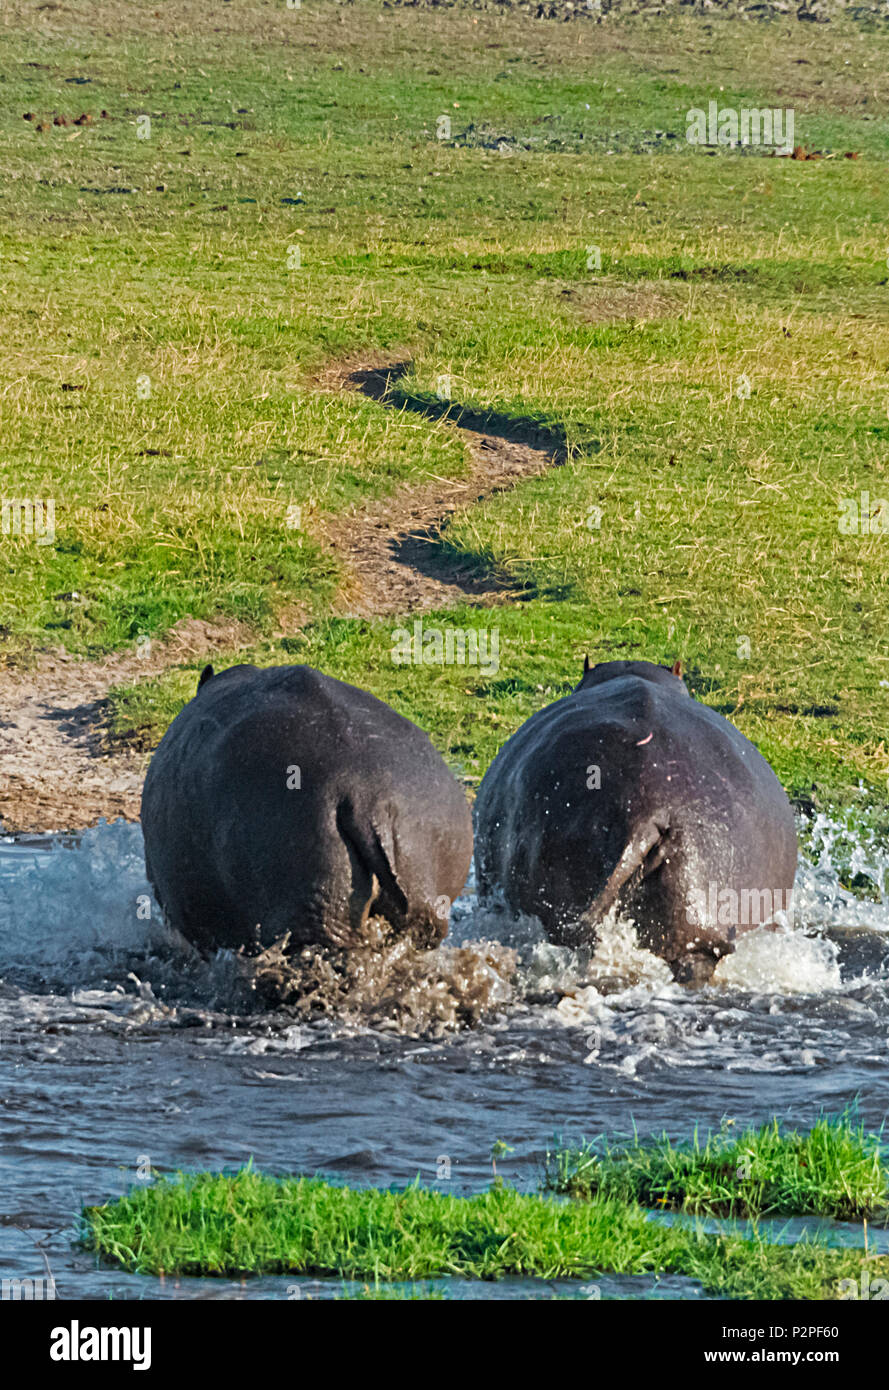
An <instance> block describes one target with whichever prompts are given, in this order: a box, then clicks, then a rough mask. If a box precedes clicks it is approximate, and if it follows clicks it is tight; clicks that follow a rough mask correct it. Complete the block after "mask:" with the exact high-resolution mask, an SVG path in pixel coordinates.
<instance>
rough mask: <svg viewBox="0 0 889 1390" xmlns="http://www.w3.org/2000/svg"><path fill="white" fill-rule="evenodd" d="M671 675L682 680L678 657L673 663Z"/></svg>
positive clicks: (680, 663)
mask: <svg viewBox="0 0 889 1390" xmlns="http://www.w3.org/2000/svg"><path fill="white" fill-rule="evenodd" d="M673 675H674V676H678V677H679V679H680V680H681V679H682V662H681V661H680V660H679V658H678V657H677V659H676V660H675V661H674V662H673Z"/></svg>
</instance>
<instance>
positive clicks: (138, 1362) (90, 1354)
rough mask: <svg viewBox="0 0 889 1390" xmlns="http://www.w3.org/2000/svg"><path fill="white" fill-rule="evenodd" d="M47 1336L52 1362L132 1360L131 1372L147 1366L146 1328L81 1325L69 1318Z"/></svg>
mask: <svg viewBox="0 0 889 1390" xmlns="http://www.w3.org/2000/svg"><path fill="white" fill-rule="evenodd" d="M50 1336H51V1337H52V1341H51V1342H50V1347H49V1355H50V1360H52V1361H132V1363H133V1370H134V1371H147V1370H149V1369H150V1367H151V1328H150V1327H81V1326H80V1323H79V1322H78V1321H77V1319H76V1318H73V1319H72V1320H71V1322H70V1323H69V1325H68V1326H67V1327H54V1328H53V1330H52V1332H51V1333H50Z"/></svg>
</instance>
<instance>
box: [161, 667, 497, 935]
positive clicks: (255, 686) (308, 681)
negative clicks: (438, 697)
mask: <svg viewBox="0 0 889 1390" xmlns="http://www.w3.org/2000/svg"><path fill="white" fill-rule="evenodd" d="M142 829H143V835H144V839H145V863H146V869H147V873H148V879H149V882H150V883H151V885H152V887H153V889H154V892H155V895H156V897H157V899H158V901H159V903H160V904H161V906H162V908H163V909H164V912H165V914H166V916H167V918H168V920H169V921H170V923H171V924H172V925H173V926H175V927H176V928H178V930H179V931H181V932H182V933H183V935H184V936H186V937H187V938H188V939H189V940H190V941H191V942H193V943H194V944H195V945H196V946H198V947H199V948H200V949H202V950H205V951H206V950H211V949H213V948H215V947H220V946H227V947H233V948H237V947H245V948H247V949H248V950H254V949H258V948H259V947H265V946H268V945H270V944H272V942H274V941H277V940H280V939H281V938H282V937H283V936H284V935H285V934H286V933H290V949H291V950H293V949H296V948H298V947H299V946H301V945H304V944H309V943H319V944H329V945H333V946H340V947H345V946H348V945H349V944H350V942H352V941H353V940H354V939H355V934H356V932H360V929H361V927H362V926H363V924H364V923H365V922H366V920H367V918H368V917H369V916H370V915H372V914H373V915H376V914H378V915H380V916H383V917H385V918H386V919H387V920H388V921H389V922H391V923H392V924H393V925H394V926H395V927H396V928H397V929H398V930H399V931H403V932H406V933H410V934H411V936H412V937H413V939H414V940H415V941H416V942H417V944H420V945H429V946H431V945H434V944H435V943H436V942H438V941H439V940H441V938H442V937H443V936H445V935H446V934H447V928H448V915H449V912H450V905H451V902H452V901H453V899H454V898H455V897H457V896H458V894H459V893H460V891H461V889H462V888H463V885H464V883H465V881H466V875H467V873H468V870H469V864H470V859H471V855H472V821H471V816H470V812H469V807H468V805H467V802H466V798H465V796H464V794H463V790H462V788H461V787H460V785H459V783H458V782H457V781H456V779H455V778H454V776H453V775H452V774H451V772H450V771H449V769H448V767H447V765H446V764H445V762H444V761H443V759H442V758H441V757H440V756H439V754H438V753H437V752H436V750H435V748H434V747H433V745H432V743H431V742H430V741H429V739H428V737H427V736H426V734H424V733H423V732H422V730H420V729H418V728H417V727H416V725H415V724H412V723H411V722H410V721H409V720H407V719H404V718H402V716H401V715H399V714H397V713H396V712H395V710H393V709H391V708H390V707H389V706H388V705H386V704H384V703H383V702H382V701H380V700H377V699H375V698H374V696H372V695H369V694H368V693H367V692H366V691H363V690H359V689H357V688H356V687H355V686H351V685H346V684H344V683H343V682H342V681H338V680H334V679H333V678H331V677H330V676H325V675H322V674H321V673H320V672H318V671H314V670H312V669H311V668H310V667H308V666H277V667H270V668H266V669H259V668H257V667H255V666H234V667H232V668H230V669H229V670H227V671H223V672H221V673H220V674H219V675H214V674H213V670H212V667H207V668H206V670H205V671H204V673H203V675H202V676H201V680H200V683H199V686H198V692H197V694H196V695H195V697H194V699H192V700H191V701H190V702H189V703H188V704H187V705H186V706H185V708H184V709H183V710H182V711H181V713H180V714H179V715H177V717H176V719H174V720H173V723H172V724H171V725H170V728H169V729H168V730H167V732H166V734H165V735H164V738H163V739H162V741H161V743H160V745H159V747H158V749H157V752H156V753H155V755H154V757H153V759H152V762H151V766H150V767H149V769H148V775H147V777H146V779H145V787H144V790H143V796H142Z"/></svg>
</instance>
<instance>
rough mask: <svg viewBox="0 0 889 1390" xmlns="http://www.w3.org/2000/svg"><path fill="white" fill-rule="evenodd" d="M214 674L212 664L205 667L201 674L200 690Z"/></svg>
mask: <svg viewBox="0 0 889 1390" xmlns="http://www.w3.org/2000/svg"><path fill="white" fill-rule="evenodd" d="M213 674H214V672H213V667H212V666H209V665H208V666H205V667H204V669H203V671H202V672H201V674H200V679H199V680H198V690H200V688H201V686H202V685H206V684H207V681H208V680H212V678H213Z"/></svg>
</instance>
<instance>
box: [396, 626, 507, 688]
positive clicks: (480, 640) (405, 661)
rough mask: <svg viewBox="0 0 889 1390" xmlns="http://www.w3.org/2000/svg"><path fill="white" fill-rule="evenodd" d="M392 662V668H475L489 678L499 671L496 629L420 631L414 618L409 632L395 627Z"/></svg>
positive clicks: (497, 629)
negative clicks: (412, 628)
mask: <svg viewBox="0 0 889 1390" xmlns="http://www.w3.org/2000/svg"><path fill="white" fill-rule="evenodd" d="M392 660H393V662H394V664H395V665H396V666H478V667H480V668H481V670H482V671H484V673H485V675H486V676H493V675H495V674H496V673H497V671H499V670H500V629H499V628H496V627H495V628H492V629H491V631H490V632H488V631H487V630H486V629H484V628H481V629H478V630H477V629H476V628H474V627H469V628H466V629H463V628H459V627H448V628H445V629H444V630H442V629H441V628H438V627H427V628H424V627H423V622H422V619H419V618H418V619H417V621H416V622H415V623H414V630H413V632H411V631H410V630H409V629H408V628H406V627H398V628H396V629H395V631H394V632H393V633H392Z"/></svg>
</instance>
